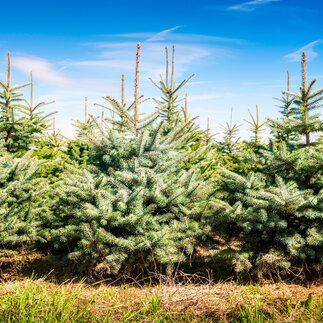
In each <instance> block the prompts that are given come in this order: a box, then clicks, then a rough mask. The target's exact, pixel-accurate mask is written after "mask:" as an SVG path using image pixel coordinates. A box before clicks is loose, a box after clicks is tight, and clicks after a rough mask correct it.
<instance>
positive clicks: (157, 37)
mask: <svg viewBox="0 0 323 323" xmlns="http://www.w3.org/2000/svg"><path fill="white" fill-rule="evenodd" d="M178 28H179V26H176V27H173V28H170V29H166V30H163V31H161V32H159V33H157V34H155V35H153V36H152V37H150V38H149V39H147V41H160V40H165V39H166V37H167V35H168V34H169V33H171V32H172V31H174V30H176V29H178Z"/></svg>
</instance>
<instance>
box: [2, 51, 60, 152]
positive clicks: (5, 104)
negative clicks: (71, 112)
mask: <svg viewBox="0 0 323 323" xmlns="http://www.w3.org/2000/svg"><path fill="white" fill-rule="evenodd" d="M31 77H32V75H31ZM29 85H31V100H30V102H28V101H26V100H25V99H23V98H22V94H21V93H19V92H17V90H19V89H21V88H24V87H26V86H29ZM0 86H1V88H2V92H0V140H2V141H3V142H4V147H5V148H6V149H7V151H8V152H11V153H18V154H20V155H22V154H24V153H25V152H27V150H28V149H29V148H30V147H31V145H37V140H38V139H39V135H41V134H43V131H44V130H46V129H47V127H48V125H47V123H48V120H49V119H48V118H49V116H51V115H52V114H53V113H55V112H53V113H49V114H47V115H44V116H42V114H43V112H42V111H39V109H40V108H41V107H43V106H45V105H47V104H50V103H52V102H49V103H45V102H41V103H39V104H37V105H35V106H34V104H33V80H32V78H31V82H30V83H28V84H23V85H16V86H12V85H11V66H10V54H9V53H8V74H7V84H5V83H3V82H0Z"/></svg>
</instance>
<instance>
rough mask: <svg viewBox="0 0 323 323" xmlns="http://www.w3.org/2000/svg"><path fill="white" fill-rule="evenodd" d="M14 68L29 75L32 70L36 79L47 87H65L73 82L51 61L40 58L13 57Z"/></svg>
mask: <svg viewBox="0 0 323 323" xmlns="http://www.w3.org/2000/svg"><path fill="white" fill-rule="evenodd" d="M12 65H13V67H14V68H16V69H18V70H20V71H21V72H23V73H25V74H27V73H29V72H30V71H31V70H32V71H33V75H34V77H35V78H38V79H39V80H40V81H42V82H44V83H45V84H47V85H54V86H57V87H64V86H68V85H72V84H71V83H73V80H72V79H71V78H69V77H67V76H65V75H63V74H62V73H60V72H59V71H58V70H57V69H56V68H55V67H54V66H53V64H51V63H50V62H49V61H47V60H45V59H43V58H39V57H12Z"/></svg>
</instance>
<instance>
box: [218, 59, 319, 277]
mask: <svg viewBox="0 0 323 323" xmlns="http://www.w3.org/2000/svg"><path fill="white" fill-rule="evenodd" d="M314 83H315V81H312V82H311V83H310V86H309V87H306V72H305V56H304V55H303V86H302V87H301V93H299V94H291V93H289V94H288V95H291V96H294V97H295V100H293V104H294V106H293V108H292V109H293V110H292V111H293V113H292V116H291V115H287V117H288V118H287V117H286V118H285V119H284V120H283V121H277V122H276V121H273V120H271V119H270V121H271V123H272V124H274V126H272V131H273V132H274V133H277V138H278V137H279V138H280V140H281V142H280V143H279V144H276V145H273V144H271V145H269V146H263V147H261V146H259V145H258V149H257V151H256V153H255V154H250V152H249V156H250V160H254V162H255V163H257V164H258V166H257V168H255V169H254V171H250V172H249V173H248V174H247V175H246V176H241V175H239V174H237V173H233V172H230V171H229V170H226V169H222V170H221V171H222V183H221V185H220V187H219V190H218V197H219V199H217V200H215V201H213V202H212V204H213V206H214V210H215V214H214V215H213V218H215V219H218V221H214V223H215V224H213V228H214V230H215V232H217V233H218V234H220V235H222V236H223V237H225V238H226V239H227V243H228V244H227V245H228V246H229V248H226V249H224V250H222V251H215V253H217V254H221V253H222V254H224V253H227V254H229V255H230V257H229V258H231V261H232V264H233V265H234V266H235V268H236V270H237V271H246V270H252V269H255V268H258V270H259V268H262V269H263V268H265V267H266V268H267V269H268V268H269V267H271V269H272V271H274V272H276V273H277V272H279V270H282V271H283V272H284V271H285V272H286V271H287V270H288V268H289V266H290V264H300V263H301V262H302V261H304V260H306V261H307V262H308V263H323V253H322V250H323V243H322V241H323V231H322V227H323V200H322V197H323V185H322V170H323V163H322V161H323V159H322V158H323V157H322V148H323V146H322V143H321V142H320V141H316V142H315V141H312V142H311V141H310V139H309V138H310V134H311V133H312V132H318V131H319V129H322V127H323V122H322V121H321V120H320V119H319V116H318V115H314V116H311V115H310V112H311V111H312V110H314V109H316V108H318V107H319V105H318V102H319V101H320V100H322V96H320V95H321V93H322V91H323V90H322V89H321V90H318V91H316V92H311V90H312V87H313V85H314ZM288 102H289V101H288ZM288 104H289V103H288ZM289 108H290V105H289ZM290 109H291V108H290ZM286 113H287V112H286V109H285V110H283V115H284V117H285V116H286ZM283 123H284V127H283ZM277 125H279V127H278V126H277ZM282 129H285V130H286V131H285V132H284V135H285V136H281V134H282V131H283V130H282ZM287 134H288V136H287ZM302 137H303V139H305V140H304V141H305V142H302V141H301V139H302ZM304 137H305V138H304ZM291 138H294V139H295V138H300V139H299V141H298V142H297V143H292V142H291V140H290V139H291ZM283 139H285V141H283ZM254 140H255V139H254ZM236 245H238V246H239V247H238V248H233V247H232V246H236ZM263 271H264V270H263Z"/></svg>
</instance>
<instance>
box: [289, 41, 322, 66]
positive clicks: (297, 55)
mask: <svg viewBox="0 0 323 323" xmlns="http://www.w3.org/2000/svg"><path fill="white" fill-rule="evenodd" d="M320 43H322V40H321V39H319V40H315V41H313V42H311V43H309V44H307V45H305V46H303V47H302V48H300V49H298V50H297V51H295V52H293V53H290V54H287V55H285V58H287V59H288V60H289V61H290V62H299V61H300V60H301V58H302V53H303V52H305V53H306V57H307V59H308V60H309V61H311V60H313V59H314V58H315V57H317V56H318V53H317V52H315V51H314V47H315V46H316V45H318V44H320Z"/></svg>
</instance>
